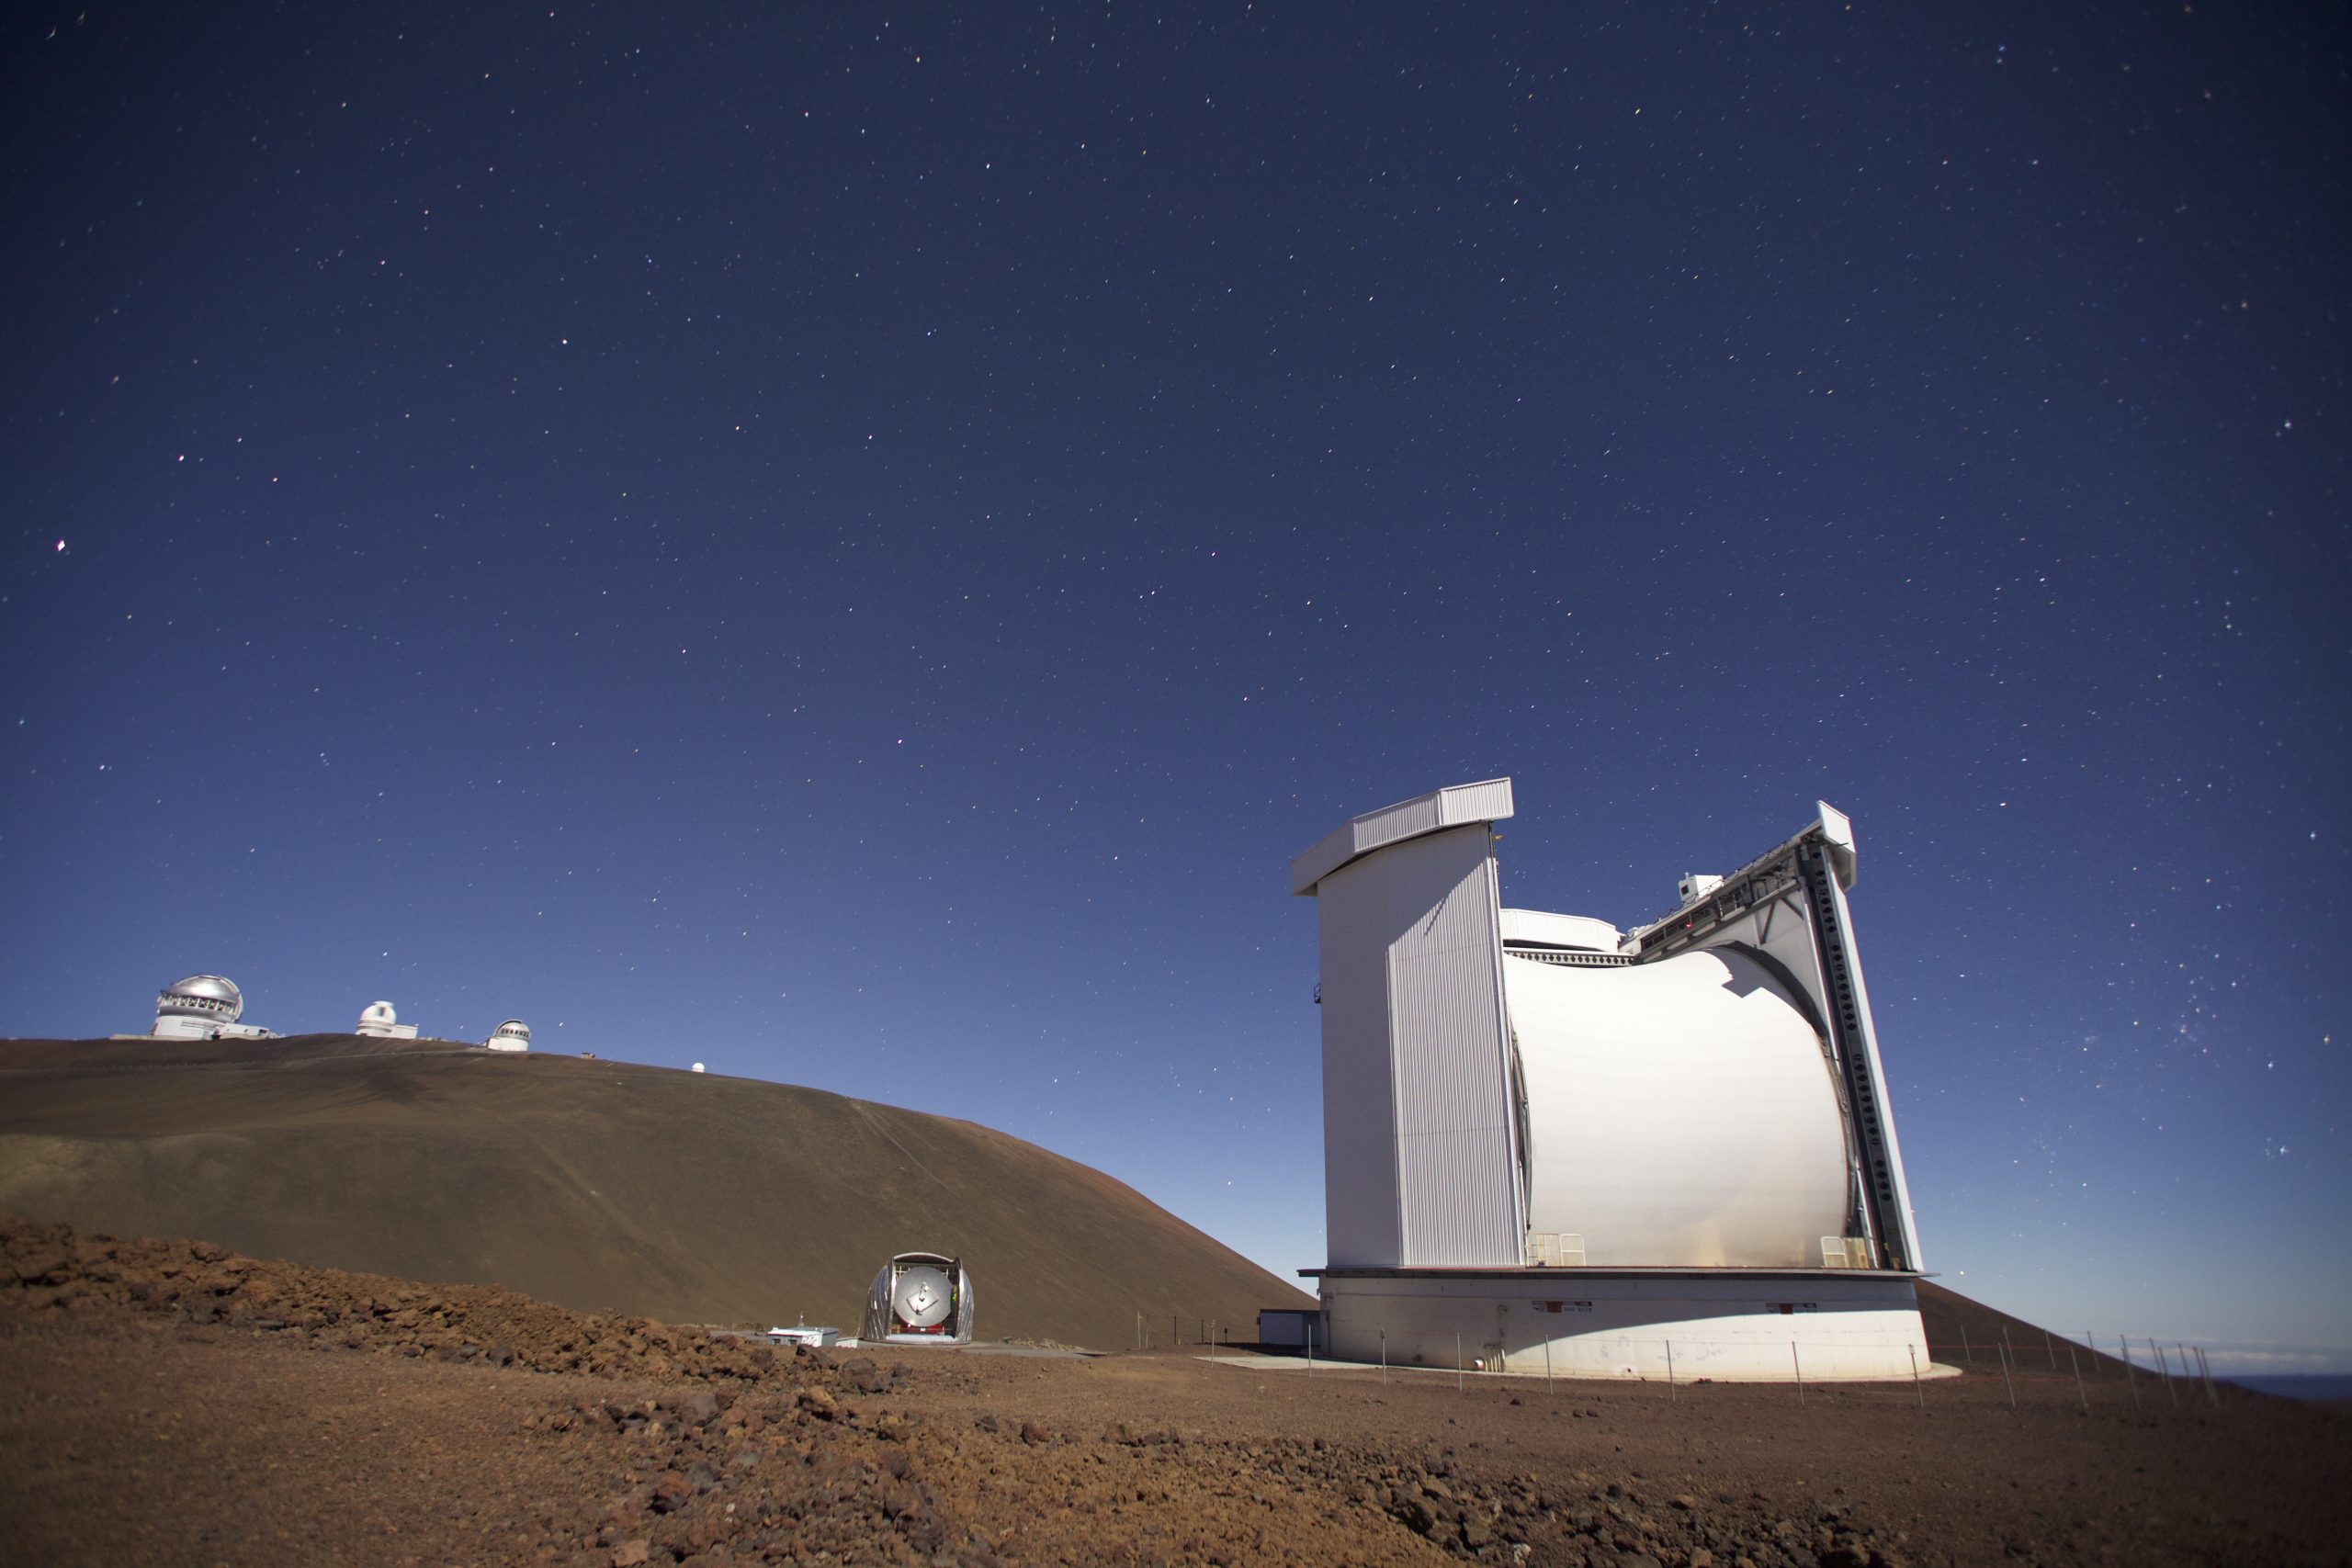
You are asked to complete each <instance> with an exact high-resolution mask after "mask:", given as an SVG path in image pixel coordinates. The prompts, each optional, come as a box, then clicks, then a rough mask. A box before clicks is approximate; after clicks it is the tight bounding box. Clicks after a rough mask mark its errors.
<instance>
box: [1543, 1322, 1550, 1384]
mask: <svg viewBox="0 0 2352 1568" xmlns="http://www.w3.org/2000/svg"><path fill="white" fill-rule="evenodd" d="M1551 1392H1552V1334H1551V1331H1550V1330H1549V1329H1546V1330H1545V1331H1544V1393H1551Z"/></svg>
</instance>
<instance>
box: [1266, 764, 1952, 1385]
mask: <svg viewBox="0 0 2352 1568" xmlns="http://www.w3.org/2000/svg"><path fill="white" fill-rule="evenodd" d="M1511 814H1512V801H1511V786H1510V780H1509V779H1491V780H1487V781H1486V782H1484V783H1481V784H1463V785H1458V786H1455V787H1453V788H1450V789H1442V790H1438V791H1435V792H1433V793H1431V794H1430V795H1421V796H1419V797H1418V798H1416V799H1413V800H1408V801H1403V802H1400V803H1399V804H1397V805H1395V806H1391V807H1385V808H1383V809H1381V810H1379V811H1374V812H1368V813H1366V814H1364V815H1363V816H1361V817H1358V818H1353V819H1352V820H1351V821H1349V822H1347V823H1345V824H1342V825H1341V826H1340V828H1339V829H1337V830H1336V831H1334V832H1333V833H1332V834H1331V835H1330V836H1329V837H1328V838H1326V839H1325V840H1323V841H1322V842H1321V843H1319V844H1317V845H1316V846H1315V848H1313V849H1311V850H1309V851H1307V852H1306V853H1305V854H1302V855H1300V856H1299V857H1298V858H1297V860H1296V861H1295V862H1294V863H1293V864H1292V867H1291V890H1292V892H1293V893H1295V894H1297V895H1300V896H1304V897H1313V898H1315V899H1316V901H1317V926H1318V930H1319V933H1320V934H1319V943H1320V953H1321V972H1322V978H1321V985H1320V989H1319V992H1318V999H1319V1000H1320V1002H1321V1004H1322V1034H1323V1137H1324V1182H1325V1195H1324V1202H1325V1215H1326V1229H1327V1237H1328V1246H1329V1260H1328V1265H1327V1267H1325V1268H1323V1269H1310V1270H1307V1271H1306V1272H1307V1273H1308V1274H1309V1275H1310V1276H1311V1277H1314V1278H1316V1279H1317V1280H1318V1281H1319V1285H1318V1294H1319V1295H1320V1297H1321V1300H1322V1318H1323V1325H1322V1328H1321V1331H1320V1334H1319V1336H1318V1337H1320V1338H1321V1340H1322V1341H1323V1343H1324V1344H1325V1345H1326V1346H1327V1347H1328V1348H1329V1352H1330V1353H1331V1354H1332V1355H1334V1356H1336V1357H1339V1358H1342V1359H1357V1360H1366V1361H1369V1360H1373V1359H1380V1358H1384V1357H1385V1359H1389V1360H1395V1361H1399V1362H1404V1363H1413V1362H1419V1363H1420V1364H1423V1365H1431V1366H1437V1365H1447V1366H1450V1365H1453V1364H1454V1362H1455V1359H1456V1357H1457V1356H1459V1357H1460V1358H1461V1359H1462V1361H1463V1363H1464V1364H1465V1365H1476V1366H1480V1367H1487V1368H1508V1369H1510V1370H1514V1371H1527V1370H1529V1369H1530V1368H1531V1367H1541V1366H1547V1365H1548V1366H1550V1367H1552V1368H1553V1369H1555V1370H1557V1371H1568V1372H1576V1373H1580V1374H1583V1375H1594V1374H1600V1375H1614V1376H1634V1377H1657V1378H1666V1377H1705V1378H1717V1379H1789V1378H1793V1377H1803V1378H1805V1379H1807V1380H1811V1379H1815V1378H1822V1379H1832V1378H1885V1377H1908V1376H1910V1375H1911V1374H1912V1372H1913V1371H1914V1370H1915V1367H1916V1369H1917V1370H1919V1371H1925V1370H1926V1369H1927V1368H1928V1348H1927V1343H1926V1336H1925V1334H1924V1332H1923V1330H1922V1328H1921V1325H1920V1321H1919V1312H1918V1304H1917V1294H1916V1292H1915V1290H1914V1288H1913V1287H1914V1281H1915V1280H1917V1278H1918V1277H1919V1273H1920V1269H1921V1264H1920V1258H1919V1244H1918V1238H1917V1235H1916V1234H1915V1232H1914V1230H1913V1225H1912V1215H1911V1204H1910V1198H1909V1194H1908V1192H1907V1190H1906V1189H1905V1184H1904V1179H1903V1161H1902V1156H1901V1153H1900V1151H1899V1150H1898V1149H1897V1147H1896V1145H1895V1140H1894V1116H1893V1113H1892V1111H1891V1110H1890V1107H1889V1104H1888V1100H1887V1094H1886V1088H1885V1079H1884V1075H1883V1071H1882V1069H1881V1066H1880V1062H1879V1049H1878V1039H1877V1033H1876V1031H1875V1028H1874V1026H1873V1025H1872V1023H1871V1011H1870V999H1869V996H1868V993H1867V992H1866V991H1865V990H1864V988H1863V985H1862V972H1861V963H1860V957H1859V956H1858V954H1857V953H1856V950H1855V944H1854V936H1853V928H1852V924H1851V921H1850V919H1849V916H1848V912H1847V906H1846V893H1847V890H1848V889H1849V888H1850V887H1852V886H1853V885H1854V867H1855V853H1854V834H1853V829H1852V825H1851V824H1850V823H1849V821H1848V820H1847V818H1845V817H1844V816H1843V815H1842V814H1841V813H1839V812H1838V811H1837V810H1835V809H1834V808H1832V807H1829V806H1827V805H1826V804H1821V805H1819V807H1818V815H1817V817H1816V818H1815V820H1814V821H1813V822H1812V823H1811V824H1809V825H1808V826H1807V827H1805V828H1804V830H1803V831H1801V832H1799V833H1798V834H1797V835H1796V836H1795V837H1793V838H1792V839H1790V840H1787V841H1786V842H1784V843H1782V844H1781V846H1780V847H1779V848H1777V849H1775V850H1773V851H1771V852H1769V853H1767V854H1765V855H1763V856H1761V857H1759V858H1758V859H1757V860H1755V861H1752V862H1750V863H1748V864H1747V866H1745V867H1743V868H1741V869H1740V870H1739V871H1737V872H1735V873H1733V874H1731V875H1729V876H1725V877H1715V876H1685V877H1684V878H1683V879H1682V882H1681V885H1680V888H1679V892H1680V899H1681V901H1680V904H1679V907H1678V908H1676V909H1675V910H1674V911H1673V913H1671V914H1669V915H1668V916H1666V917H1665V918H1663V919H1657V920H1654V921H1652V922H1650V923H1649V924H1647V925H1644V926H1639V927H1636V928H1635V929H1634V930H1633V931H1630V932H1621V931H1619V930H1618V929H1617V928H1616V927H1615V926H1614V925H1612V924H1611V923H1610V922H1609V921H1606V920H1602V919H1594V918H1591V917H1589V916H1580V915H1561V914H1549V913H1544V912H1539V911H1536V910H1530V909H1509V908H1502V906H1501V899H1500V897H1499V883H1498V875H1497V872H1496V866H1495V856H1494V848H1493V844H1494V838H1495V834H1494V824H1495V823H1497V822H1498V821H1501V820H1503V819H1505V818H1509V817H1510V816H1511Z"/></svg>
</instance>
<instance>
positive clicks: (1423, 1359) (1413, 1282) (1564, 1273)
mask: <svg viewBox="0 0 2352 1568" xmlns="http://www.w3.org/2000/svg"><path fill="white" fill-rule="evenodd" d="M1309 1272H1310V1274H1318V1275H1319V1285H1318V1294H1319V1295H1320V1297H1321V1299H1322V1303H1323V1314H1322V1322H1321V1327H1320V1329H1319V1330H1318V1332H1317V1340H1318V1344H1317V1347H1316V1350H1317V1355H1322V1356H1328V1357H1329V1358H1331V1359H1335V1360H1345V1361H1362V1362H1378V1361H1381V1360H1384V1359H1385V1361H1387V1362H1388V1364H1390V1365H1392V1366H1421V1367H1442V1368H1451V1367H1453V1366H1454V1365H1455V1364H1456V1358H1457V1357H1459V1359H1460V1364H1461V1365H1462V1366H1464V1367H1465V1368H1470V1369H1474V1370H1485V1371H1511V1372H1518V1373H1521V1374H1527V1373H1537V1374H1540V1373H1542V1372H1543V1371H1544V1369H1545V1367H1546V1364H1547V1359H1548V1365H1549V1366H1550V1369H1551V1370H1552V1371H1554V1372H1555V1373H1557V1374H1560V1375H1564V1376H1575V1377H1620V1378H1632V1379H1656V1380H1657V1381H1658V1382H1665V1381H1666V1380H1667V1378H1668V1376H1672V1377H1673V1378H1675V1379H1676V1380H1678V1381H1679V1382H1695V1381H1697V1380H1699V1379H1702V1378H1708V1379H1713V1380H1714V1381H1716V1382H1794V1381H1796V1380H1797V1379H1798V1378H1800V1377H1801V1378H1803V1379H1804V1381H1805V1382H1853V1381H1867V1380H1877V1379H1887V1378H1909V1377H1911V1376H1912V1375H1914V1373H1915V1372H1918V1373H1924V1372H1926V1371H1928V1342H1927V1333H1926V1330H1925V1329H1923V1328H1922V1327H1921V1326H1920V1323H1919V1306H1918V1300H1917V1294H1916V1293H1915V1292H1914V1291H1913V1289H1912V1281H1913V1280H1916V1279H1917V1275H1915V1274H1909V1273H1899V1272H1890V1271H1883V1270H1876V1269H1785V1270H1782V1269H1322V1270H1319V1271H1316V1270H1310V1271H1309Z"/></svg>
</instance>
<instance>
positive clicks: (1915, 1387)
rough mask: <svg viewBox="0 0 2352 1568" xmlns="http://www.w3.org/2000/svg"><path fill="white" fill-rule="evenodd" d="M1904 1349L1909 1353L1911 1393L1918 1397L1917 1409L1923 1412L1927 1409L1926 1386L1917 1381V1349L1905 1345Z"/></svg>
mask: <svg viewBox="0 0 2352 1568" xmlns="http://www.w3.org/2000/svg"><path fill="white" fill-rule="evenodd" d="M1904 1348H1905V1349H1906V1350H1908V1351H1910V1352H1911V1392H1912V1393H1915V1394H1917V1395H1918V1397H1919V1408H1920V1409H1922V1410H1925V1409H1927V1408H1928V1385H1927V1384H1925V1383H1923V1382H1920V1381H1919V1348H1918V1347H1917V1345H1906V1346H1905V1347H1904Z"/></svg>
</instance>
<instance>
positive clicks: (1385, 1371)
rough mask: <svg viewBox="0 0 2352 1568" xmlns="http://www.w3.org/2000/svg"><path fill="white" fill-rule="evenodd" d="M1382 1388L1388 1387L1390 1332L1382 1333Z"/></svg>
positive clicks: (1383, 1330)
mask: <svg viewBox="0 0 2352 1568" xmlns="http://www.w3.org/2000/svg"><path fill="white" fill-rule="evenodd" d="M1380 1386H1381V1387H1383V1388H1386V1387H1387V1386H1388V1330H1386V1329H1385V1328H1384V1329H1382V1330H1381V1331H1380Z"/></svg>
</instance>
